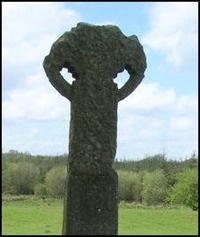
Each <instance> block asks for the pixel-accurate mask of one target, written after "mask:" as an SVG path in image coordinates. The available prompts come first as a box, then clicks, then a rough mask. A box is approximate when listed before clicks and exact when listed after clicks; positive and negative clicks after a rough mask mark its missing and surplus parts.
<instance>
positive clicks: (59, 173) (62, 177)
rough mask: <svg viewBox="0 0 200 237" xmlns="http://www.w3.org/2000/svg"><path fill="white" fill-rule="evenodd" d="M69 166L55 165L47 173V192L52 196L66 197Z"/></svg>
mask: <svg viewBox="0 0 200 237" xmlns="http://www.w3.org/2000/svg"><path fill="white" fill-rule="evenodd" d="M66 181H67V167H66V166H61V165H60V166H55V167H53V168H52V169H51V170H50V171H49V172H48V173H47V175H46V178H45V184H46V191H47V194H48V195H50V196H52V197H64V195H65V193H66Z"/></svg>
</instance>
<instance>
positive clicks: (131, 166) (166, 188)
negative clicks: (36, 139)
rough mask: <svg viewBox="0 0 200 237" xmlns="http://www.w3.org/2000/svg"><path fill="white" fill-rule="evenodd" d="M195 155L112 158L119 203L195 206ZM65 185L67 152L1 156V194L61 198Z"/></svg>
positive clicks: (13, 153)
mask: <svg viewBox="0 0 200 237" xmlns="http://www.w3.org/2000/svg"><path fill="white" fill-rule="evenodd" d="M197 161H198V156H197V155H196V154H195V153H193V154H192V155H191V157H189V158H187V159H185V160H179V161H178V160H172V159H168V158H167V157H166V155H165V154H156V155H154V156H148V157H145V158H143V159H141V160H128V159H123V160H117V159H116V160H115V161H114V163H113V168H114V169H115V170H116V172H117V174H118V200H119V202H121V201H125V202H135V203H142V204H145V205H160V204H165V205H166V204H182V205H186V206H189V207H191V208H192V209H193V210H197V208H198V173H197V170H198V163H197ZM66 187H67V154H64V155H60V156H40V155H37V156H33V155H31V154H29V153H21V152H18V151H14V150H11V151H9V152H8V153H4V154H3V155H2V193H3V194H11V195H21V194H23V195H30V194H31V195H37V196H40V197H48V196H51V197H56V198H62V197H63V196H64V194H65V192H66Z"/></svg>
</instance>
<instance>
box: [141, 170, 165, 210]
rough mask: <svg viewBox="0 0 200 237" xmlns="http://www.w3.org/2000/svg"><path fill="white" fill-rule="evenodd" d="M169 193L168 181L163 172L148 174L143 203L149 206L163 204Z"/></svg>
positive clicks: (145, 176) (146, 175)
mask: <svg viewBox="0 0 200 237" xmlns="http://www.w3.org/2000/svg"><path fill="white" fill-rule="evenodd" d="M167 191H168V183H167V179H166V177H165V175H164V172H163V171H162V170H155V171H153V172H151V173H149V172H148V173H146V174H145V175H144V178H143V189H142V202H144V203H145V204H147V205H157V204H160V203H163V202H164V200H165V198H166V195H167Z"/></svg>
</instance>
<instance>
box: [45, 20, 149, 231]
mask: <svg viewBox="0 0 200 237" xmlns="http://www.w3.org/2000/svg"><path fill="white" fill-rule="evenodd" d="M43 65H44V69H45V72H46V74H47V76H48V78H49V80H50V82H51V84H52V85H53V86H54V87H55V88H56V89H57V90H58V91H59V92H60V93H61V95H63V96H64V97H66V98H67V99H69V100H70V102H71V121H70V139H69V157H68V174H69V177H68V191H67V198H66V203H65V209H66V210H67V213H66V212H65V213H64V226H63V234H94V235H95V234H116V233H117V231H116V230H117V221H116V218H117V202H116V199H117V191H116V190H117V181H116V180H117V178H116V177H115V178H110V177H114V176H113V172H114V171H113V170H112V162H113V160H114V157H115V153H116V138H117V104H118V102H119V101H120V100H122V99H124V98H125V97H127V96H128V95H129V94H130V93H131V92H133V91H134V90H135V89H136V87H137V86H138V85H139V84H140V82H141V81H142V79H143V77H144V71H145V69H146V58H145V54H144V52H143V48H142V46H141V44H140V43H139V41H138V39H137V37H136V36H130V37H126V36H124V35H123V34H122V32H121V31H120V29H119V28H118V27H116V26H111V25H107V26H94V25H89V24H86V23H79V24H78V25H77V27H75V28H72V30H71V31H69V32H66V33H64V34H63V35H62V36H61V37H60V38H59V39H58V40H57V41H56V42H55V43H54V44H53V45H52V48H51V50H50V53H49V55H48V56H46V57H45V60H44V63H43ZM63 68H67V69H68V71H69V72H71V73H72V75H73V77H74V78H75V81H73V83H72V85H70V84H69V83H68V82H67V81H66V80H65V79H64V78H63V77H62V75H61V74H60V71H61V70H62V69H63ZM124 69H126V70H127V71H128V73H129V75H130V78H129V79H128V81H127V82H126V83H125V84H124V86H122V87H121V88H120V89H118V87H117V84H116V83H115V82H114V80H113V79H114V78H115V77H116V76H117V74H118V73H119V72H122V71H123V70H124ZM105 190H106V192H105ZM109 190H112V192H113V194H112V195H111V194H110V193H111V191H109ZM97 193H98V194H97ZM93 195H94V198H93V197H92V196H93ZM89 199H90V205H89V204H87V203H89V201H88V200H89ZM110 199H112V202H113V210H111V211H109V207H107V205H106V203H107V201H106V200H110ZM86 200H87V201H86ZM97 203H99V204H98V205H100V207H99V208H100V209H101V211H100V212H99V211H98V209H99V208H96V206H98V205H97ZM85 205H86V206H87V208H86V207H85ZM88 205H89V206H88ZM107 221H108V222H107ZM108 223H109V224H108ZM112 223H114V225H115V226H113V225H112ZM89 226H90V228H89Z"/></svg>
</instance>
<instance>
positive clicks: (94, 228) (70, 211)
mask: <svg viewBox="0 0 200 237" xmlns="http://www.w3.org/2000/svg"><path fill="white" fill-rule="evenodd" d="M117 181H118V180H117V174H116V173H115V172H114V171H111V172H109V173H107V174H104V175H99V174H96V175H72V174H70V175H69V177H68V192H69V193H70V195H68V196H67V202H65V205H66V206H65V208H66V212H64V215H66V216H64V220H65V223H63V228H67V230H65V229H63V233H68V234H73V235H79V234H80V233H81V234H82V235H94V234H95V235H116V234H117V226H118V225H117V224H118V223H117V222H118V210H117Z"/></svg>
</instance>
